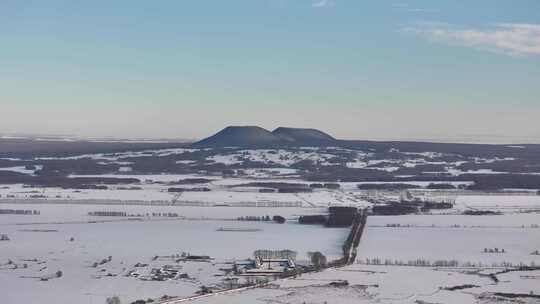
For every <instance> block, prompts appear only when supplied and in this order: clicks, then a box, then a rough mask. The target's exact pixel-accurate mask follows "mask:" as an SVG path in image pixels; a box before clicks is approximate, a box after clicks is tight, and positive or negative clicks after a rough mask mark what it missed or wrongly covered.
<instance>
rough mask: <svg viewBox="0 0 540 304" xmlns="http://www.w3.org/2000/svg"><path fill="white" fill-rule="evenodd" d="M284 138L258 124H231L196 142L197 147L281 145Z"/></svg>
mask: <svg viewBox="0 0 540 304" xmlns="http://www.w3.org/2000/svg"><path fill="white" fill-rule="evenodd" d="M281 143H282V140H281V139H280V138H279V137H277V136H275V135H274V134H272V132H270V131H268V130H266V129H263V128H261V127H257V126H230V127H226V128H225V129H223V130H221V131H219V132H218V133H216V134H214V135H212V136H210V137H207V138H205V139H203V140H201V141H198V142H196V143H194V144H193V145H194V146H197V147H233V146H234V147H236V146H237V147H252V146H272V145H280V144H281Z"/></svg>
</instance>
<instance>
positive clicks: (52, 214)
mask: <svg viewBox="0 0 540 304" xmlns="http://www.w3.org/2000/svg"><path fill="white" fill-rule="evenodd" d="M0 206H1V208H2V209H10V208H17V209H28V210H39V212H40V214H39V215H0V234H7V235H8V236H9V238H10V240H9V241H1V242H0V265H1V266H0V286H2V296H3V302H2V303H21V302H28V303H33V301H35V299H38V298H39V299H41V301H40V303H105V299H106V298H107V297H110V296H113V295H118V296H120V297H121V299H122V300H123V301H126V302H127V301H134V300H136V299H141V298H144V299H146V298H158V297H161V296H163V295H174V296H181V297H186V296H190V295H193V294H194V293H195V292H196V291H197V290H199V289H200V286H202V285H207V286H212V285H214V284H218V283H219V282H220V280H221V277H216V276H215V275H223V272H221V271H220V270H219V269H220V268H221V267H224V264H222V263H225V262H230V261H232V260H234V259H245V258H250V257H252V254H253V252H254V251H255V250H257V249H291V250H295V251H297V252H298V259H299V260H306V259H308V258H307V252H309V251H321V252H323V253H324V254H325V255H327V256H328V257H329V258H331V259H334V258H338V257H340V255H341V245H342V244H343V241H344V239H345V238H346V237H347V234H348V229H347V228H343V229H339V228H335V229H327V228H323V227H322V226H305V225H299V224H296V222H288V223H286V224H274V223H271V222H270V223H266V222H245V221H235V220H233V219H236V218H237V217H240V216H265V215H269V216H273V215H276V214H280V215H283V216H285V217H286V218H289V219H294V218H295V217H296V216H298V215H301V214H313V213H318V212H322V210H319V209H315V208H310V209H306V208H279V209H276V208H273V209H270V208H234V207H207V208H202V207H198V208H197V207H178V206H169V207H164V206H114V207H112V206H103V205H53V204H41V205H38V204H15V205H11V204H0ZM102 210H108V211H125V212H128V213H133V214H146V213H150V214H152V213H178V214H179V216H180V217H179V218H162V217H145V218H143V219H142V220H137V221H133V220H127V219H125V218H118V217H102V216H99V217H96V216H88V212H91V211H102ZM88 221H96V222H95V223H89V222H88ZM100 221H110V222H100ZM222 227H224V228H250V229H258V231H254V232H223V231H217V230H218V229H219V228H222ZM71 238H73V241H71ZM182 252H187V253H191V254H197V255H209V256H210V257H212V258H213V260H212V262H211V263H202V262H186V263H181V266H182V268H183V269H182V271H185V272H186V273H187V274H188V275H189V277H190V279H189V280H187V279H186V280H172V281H164V282H153V281H142V280H140V279H137V278H133V277H125V276H124V275H125V274H126V273H127V272H128V271H129V270H132V269H133V265H135V264H136V263H150V266H147V267H152V266H159V265H155V263H153V264H152V258H153V257H154V256H156V255H157V256H167V255H174V254H181V253H182ZM108 256H111V257H112V259H111V261H110V262H107V263H106V264H104V265H102V266H99V267H97V268H93V267H91V265H92V264H93V263H94V262H96V261H101V260H102V259H104V258H107V257H108ZM10 260H11V261H12V264H9V261H10ZM171 263H172V262H171ZM14 264H17V265H18V269H13V266H14ZM23 264H27V268H23V266H22V265H23ZM173 264H174V263H173ZM228 267H230V265H229V266H228ZM102 269H103V270H104V271H102ZM57 271H62V273H63V275H62V277H60V278H53V279H50V280H48V281H41V280H40V278H41V277H47V276H49V275H51V276H52V275H53V274H54V273H55V272H57ZM109 274H110V275H109ZM128 303H129V302H128Z"/></svg>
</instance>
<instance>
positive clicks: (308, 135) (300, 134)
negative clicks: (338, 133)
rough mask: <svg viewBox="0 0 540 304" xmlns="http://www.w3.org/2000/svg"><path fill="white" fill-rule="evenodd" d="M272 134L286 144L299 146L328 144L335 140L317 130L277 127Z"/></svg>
mask: <svg viewBox="0 0 540 304" xmlns="http://www.w3.org/2000/svg"><path fill="white" fill-rule="evenodd" d="M272 134H274V135H276V136H277V137H279V138H281V139H282V140H285V141H287V142H296V143H299V144H300V143H301V144H309V143H312V144H318V143H330V142H333V141H335V140H336V139H335V138H334V137H332V136H330V135H328V134H326V133H324V132H322V131H319V130H317V129H303V128H286V127H279V128H277V129H275V130H274V131H272Z"/></svg>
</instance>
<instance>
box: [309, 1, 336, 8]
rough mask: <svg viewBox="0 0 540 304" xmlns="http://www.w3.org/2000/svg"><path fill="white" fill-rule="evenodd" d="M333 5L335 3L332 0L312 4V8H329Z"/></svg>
mask: <svg viewBox="0 0 540 304" xmlns="http://www.w3.org/2000/svg"><path fill="white" fill-rule="evenodd" d="M333 5H334V2H333V1H332V0H317V1H314V2H313V3H312V4H311V6H312V7H328V6H333Z"/></svg>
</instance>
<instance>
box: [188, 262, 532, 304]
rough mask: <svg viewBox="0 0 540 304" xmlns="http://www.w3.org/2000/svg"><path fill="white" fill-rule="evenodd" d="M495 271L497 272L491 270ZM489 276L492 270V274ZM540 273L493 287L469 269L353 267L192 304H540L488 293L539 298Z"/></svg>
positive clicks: (516, 275) (511, 276)
mask: <svg viewBox="0 0 540 304" xmlns="http://www.w3.org/2000/svg"><path fill="white" fill-rule="evenodd" d="M493 271H495V270H493ZM488 272H489V271H488ZM539 274H540V271H521V272H511V273H508V274H504V275H500V279H501V281H500V283H498V284H494V283H493V282H492V281H491V280H490V279H489V278H488V277H486V276H479V275H478V274H476V273H474V271H471V270H470V269H459V268H431V267H407V266H373V265H358V264H356V265H351V266H347V267H344V268H341V269H327V270H325V271H323V272H319V273H310V274H306V275H302V276H301V277H299V278H296V279H287V280H280V281H277V282H275V284H274V285H272V286H271V287H270V288H261V289H256V290H249V291H245V292H239V293H233V294H225V295H216V296H211V297H207V298H203V299H200V300H197V301H195V302H194V303H197V304H199V303H205V304H217V303H238V304H252V303H255V304H256V303H261V304H263V303H264V304H266V303H272V304H274V303H275V304H278V303H279V304H303V303H312V304H324V303H343V304H349V303H354V304H372V303H382V304H393V303H410V304H418V303H444V304H477V303H505V304H506V303H508V304H510V303H538V302H539V301H538V300H536V301H535V300H534V299H531V300H527V299H514V300H507V301H505V300H501V299H500V298H499V299H494V298H492V297H491V295H490V294H488V293H487V292H506V291H509V290H510V291H512V292H520V293H525V294H528V293H530V292H531V291H532V292H534V293H536V294H538V293H540V284H538V282H539V279H525V278H523V277H524V276H536V277H538V275H539ZM342 280H347V281H348V283H349V285H348V286H338V287H336V286H331V285H330V283H332V282H340V281H342ZM465 284H470V285H473V286H475V287H471V288H467V289H461V290H445V289H444V288H448V287H454V286H461V285H465Z"/></svg>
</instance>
